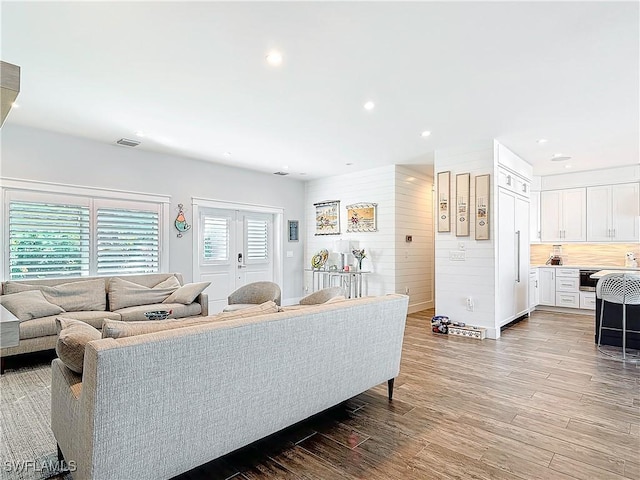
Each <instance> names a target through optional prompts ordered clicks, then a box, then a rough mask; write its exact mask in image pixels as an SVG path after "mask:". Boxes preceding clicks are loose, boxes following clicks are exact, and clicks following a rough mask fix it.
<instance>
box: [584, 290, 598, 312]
mask: <svg viewBox="0 0 640 480" xmlns="http://www.w3.org/2000/svg"><path fill="white" fill-rule="evenodd" d="M580 308H582V309H584V310H595V309H596V292H580Z"/></svg>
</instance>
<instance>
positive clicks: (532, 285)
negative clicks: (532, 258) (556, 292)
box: [529, 269, 540, 310]
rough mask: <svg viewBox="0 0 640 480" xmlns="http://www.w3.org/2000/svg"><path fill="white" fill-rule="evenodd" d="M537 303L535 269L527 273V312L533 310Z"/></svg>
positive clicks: (536, 271) (538, 300)
mask: <svg viewBox="0 0 640 480" xmlns="http://www.w3.org/2000/svg"><path fill="white" fill-rule="evenodd" d="M539 302H540V296H539V294H538V269H535V270H532V271H531V272H530V273H529V310H533V309H534V308H535V307H536V306H537V305H538V303H539Z"/></svg>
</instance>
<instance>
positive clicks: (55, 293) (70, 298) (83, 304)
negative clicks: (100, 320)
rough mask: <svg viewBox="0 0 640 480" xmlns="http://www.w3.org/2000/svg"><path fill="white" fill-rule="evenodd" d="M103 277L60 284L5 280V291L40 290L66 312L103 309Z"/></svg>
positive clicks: (104, 293)
mask: <svg viewBox="0 0 640 480" xmlns="http://www.w3.org/2000/svg"><path fill="white" fill-rule="evenodd" d="M104 285H105V283H104V279H102V278H96V279H93V280H82V281H77V282H69V283H62V284H60V285H55V286H48V285H31V284H28V283H22V282H11V281H9V282H5V284H4V292H5V293H17V292H26V291H31V290H40V291H41V292H42V294H43V295H44V298H46V299H47V300H48V301H49V302H51V303H53V304H55V305H59V306H60V307H62V308H63V309H64V310H65V311H67V312H82V311H86V310H97V311H104V310H106V308H107V295H106V292H105V288H104Z"/></svg>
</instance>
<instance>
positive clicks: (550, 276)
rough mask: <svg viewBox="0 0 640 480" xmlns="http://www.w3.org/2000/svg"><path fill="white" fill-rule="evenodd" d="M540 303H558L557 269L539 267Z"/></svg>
mask: <svg viewBox="0 0 640 480" xmlns="http://www.w3.org/2000/svg"><path fill="white" fill-rule="evenodd" d="M538 285H539V288H538V295H539V301H538V305H549V306H551V307H553V306H555V304H556V269H555V268H545V267H540V268H539V269H538Z"/></svg>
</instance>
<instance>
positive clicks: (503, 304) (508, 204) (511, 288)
mask: <svg viewBox="0 0 640 480" xmlns="http://www.w3.org/2000/svg"><path fill="white" fill-rule="evenodd" d="M498 205H499V208H498V222H497V224H496V225H497V232H498V247H499V249H500V254H499V255H498V296H497V300H498V301H497V303H498V305H497V306H496V311H497V313H498V324H499V325H500V326H502V325H504V324H505V323H507V322H510V321H511V320H513V318H514V316H513V315H514V313H515V308H516V295H515V285H516V280H517V278H516V275H517V267H516V261H517V258H516V251H517V247H516V240H517V239H516V234H515V231H516V225H515V215H516V203H515V197H514V196H513V194H510V193H507V192H505V191H504V189H502V188H500V189H498ZM527 275H528V273H527Z"/></svg>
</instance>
